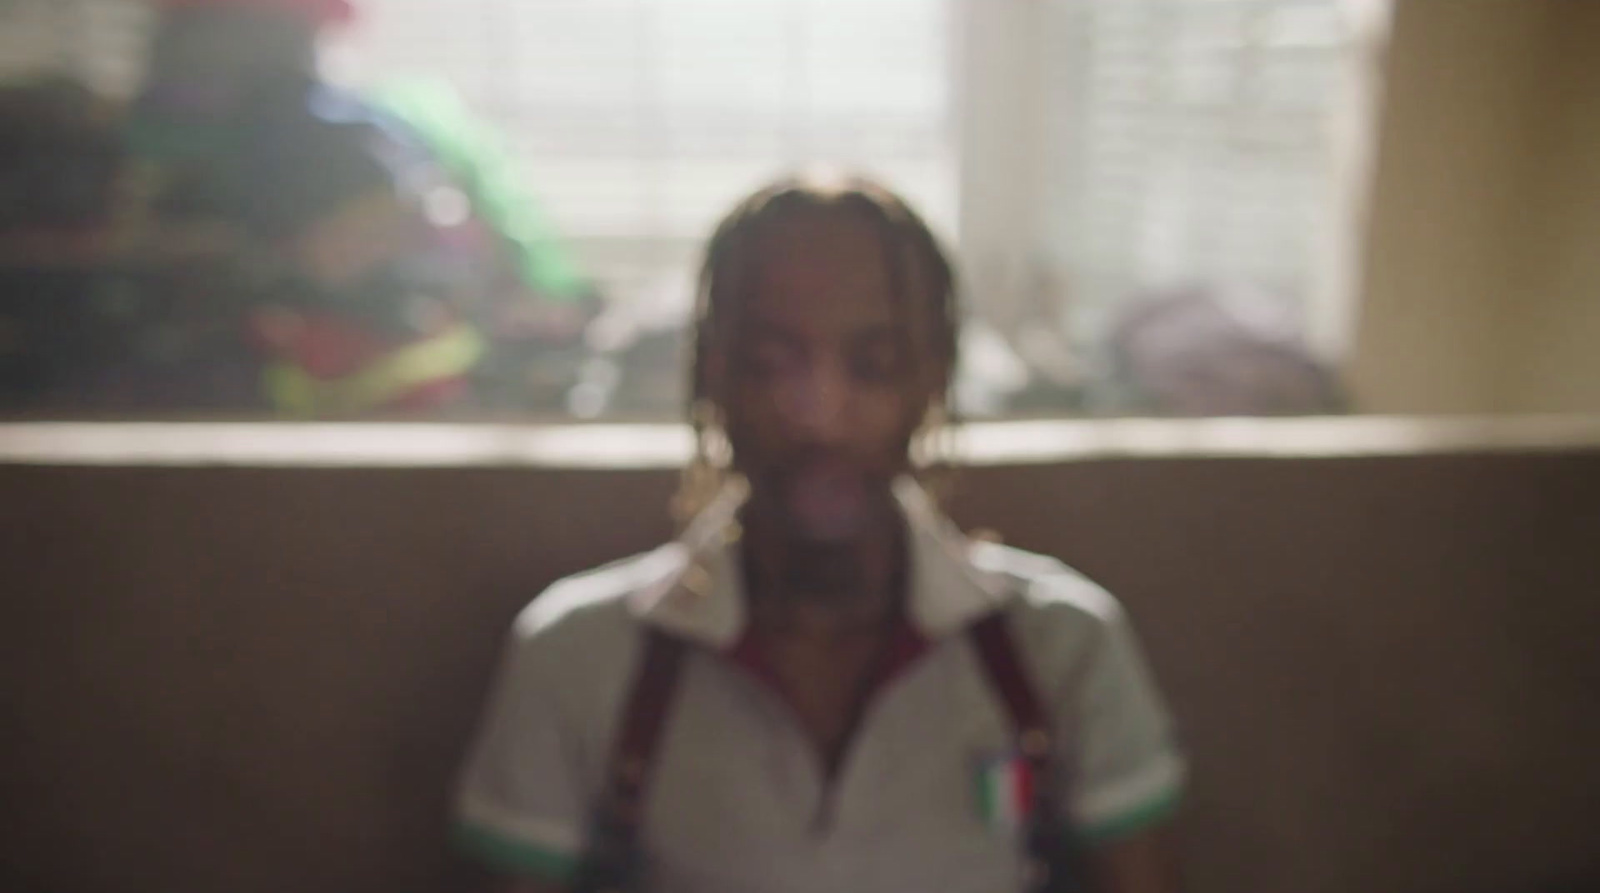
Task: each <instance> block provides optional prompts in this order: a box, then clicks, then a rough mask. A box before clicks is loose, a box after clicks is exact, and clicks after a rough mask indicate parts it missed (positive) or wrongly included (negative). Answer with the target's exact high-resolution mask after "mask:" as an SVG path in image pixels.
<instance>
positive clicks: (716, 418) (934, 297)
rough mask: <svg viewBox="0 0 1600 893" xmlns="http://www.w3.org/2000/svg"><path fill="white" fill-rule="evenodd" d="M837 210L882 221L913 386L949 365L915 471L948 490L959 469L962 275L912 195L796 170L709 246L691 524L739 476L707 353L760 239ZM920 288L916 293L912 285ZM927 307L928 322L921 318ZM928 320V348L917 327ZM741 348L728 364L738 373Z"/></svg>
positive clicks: (689, 485) (725, 222)
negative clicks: (954, 392)
mask: <svg viewBox="0 0 1600 893" xmlns="http://www.w3.org/2000/svg"><path fill="white" fill-rule="evenodd" d="M815 210H829V211H841V212H851V213H855V214H859V215H861V216H862V217H863V218H864V219H866V220H867V221H869V222H871V223H872V224H873V226H874V228H875V229H876V230H877V233H878V237H879V241H880V244H881V245H882V246H883V252H884V258H885V261H886V266H887V268H888V272H889V284H890V294H891V299H892V300H893V302H894V308H895V312H896V313H897V314H899V318H900V319H901V321H902V323H904V324H902V325H901V326H900V327H899V329H900V331H901V333H902V335H901V337H902V338H904V339H906V343H905V344H903V345H902V347H903V348H904V349H905V354H906V356H907V357H908V358H910V364H911V367H910V370H909V372H908V374H906V375H905V376H904V378H903V381H904V382H905V384H904V385H903V386H904V387H908V388H909V387H921V386H922V384H921V383H923V382H925V381H926V379H925V377H924V376H925V375H926V374H927V372H928V370H929V368H930V367H937V368H939V369H941V371H942V373H943V378H942V380H941V382H940V386H939V387H937V388H936V389H935V393H934V394H933V395H932V397H931V399H930V400H929V405H928V406H927V407H926V408H925V410H924V412H923V416H922V418H921V420H920V424H919V425H918V426H917V429H916V431H915V432H914V433H913V435H912V439H911V456H910V458H911V463H912V469H913V473H914V474H915V475H916V476H917V478H918V479H919V480H920V481H922V483H923V485H924V486H926V487H928V489H929V490H930V491H931V492H932V493H933V494H934V495H935V496H936V497H938V496H942V495H945V494H946V493H947V491H948V488H949V485H950V482H951V480H952V476H953V470H954V469H953V462H952V460H953V456H954V452H955V451H954V443H953V441H954V434H955V431H956V422H957V419H956V415H955V412H954V408H953V407H952V406H951V404H950V401H949V381H948V379H949V378H950V376H951V375H953V373H954V369H955V365H956V358H957V346H958V342H959V335H960V326H961V320H960V310H959V302H958V300H957V289H956V281H955V274H954V271H953V269H952V267H951V264H950V260H949V258H948V257H947V255H946V254H945V252H944V249H943V248H941V247H940V244H939V240H938V238H937V237H935V236H934V234H933V231H932V230H931V229H929V228H928V225H927V224H926V223H925V222H924V221H923V220H922V218H921V217H920V216H918V214H917V213H916V212H915V211H913V210H912V209H911V207H910V206H909V205H908V204H907V203H906V202H905V200H904V199H902V198H900V197H899V196H898V195H895V194H894V193H893V192H891V191H890V190H888V189H887V188H885V187H883V186H881V185H879V184H877V183H874V182H872V181H870V180H868V179H865V178H862V177H858V176H817V175H795V176H790V177H786V178H784V179H781V180H779V181H777V182H774V183H772V184H771V185H769V186H766V187H765V188H763V189H761V190H759V191H757V192H755V193H754V194H752V195H751V196H749V197H748V198H746V199H744V200H743V201H741V202H740V203H739V204H738V205H736V206H735V207H734V208H733V210H732V211H730V212H729V213H728V215H727V216H726V217H724V218H723V219H722V222H721V223H719V224H718V225H717V228H716V230H715V231H714V232H713V234H712V236H711V241H710V242H709V243H708V244H707V246H706V252H705V258H704V260H703V262H702V264H701V267H700V275H699V283H698V287H697V289H696V292H695V312H694V326H695V329H694V345H693V349H692V353H691V355H690V366H689V381H688V384H689V387H688V394H689V397H688V415H689V421H690V424H691V425H692V427H693V430H694V457H693V459H692V460H691V461H690V463H689V466H688V467H687V468H686V469H685V471H684V474H683V480H682V483H681V485H680V487H679V491H678V495H677V498H676V500H675V501H674V514H675V516H676V517H677V519H678V521H679V522H680V523H687V522H688V521H689V520H690V519H692V518H693V517H694V516H695V515H696V514H697V513H698V512H699V511H700V510H701V509H703V508H704V507H705V506H706V505H707V504H708V503H709V502H710V501H711V500H712V499H713V498H715V497H716V495H717V493H719V492H720V491H721V490H722V489H723V488H724V487H725V486H726V485H727V484H729V483H730V481H731V479H732V478H733V473H732V469H731V466H732V460H733V450H732V447H731V445H730V444H729V441H728V435H727V428H726V419H725V417H724V411H723V407H722V406H720V405H718V402H717V401H718V395H717V394H714V393H713V392H712V386H713V383H712V382H711V381H710V380H709V378H708V370H707V359H708V357H709V355H710V353H711V351H712V350H713V348H714V345H715V343H716V341H717V340H718V339H719V338H725V337H727V335H726V333H727V332H728V331H729V330H730V329H729V326H730V323H731V322H734V321H736V320H737V318H738V313H739V310H740V303H741V301H740V298H741V295H742V294H746V293H748V288H749V287H750V286H749V282H750V279H751V277H752V275H753V273H754V272H755V270H756V268H757V263H758V260H757V258H756V257H754V254H755V252H754V250H753V249H754V248H755V246H756V244H757V242H758V241H759V239H760V237H761V236H762V235H763V234H765V233H767V232H769V231H770V230H771V229H772V228H774V227H775V226H777V225H781V223H782V222H783V221H784V220H786V219H788V218H789V217H790V216H792V215H794V214H795V213H797V212H803V211H815ZM913 291H914V292H915V294H913V293H912V292H913ZM912 314H918V315H920V320H922V322H920V323H919V322H915V321H914V320H916V319H917V318H918V317H916V316H913V315H912ZM913 325H923V326H926V329H927V332H926V337H925V339H924V341H923V342H922V344H921V345H920V347H921V348H922V349H921V350H919V349H918V347H919V345H918V344H915V343H912V336H911V331H912V326H913ZM737 357H738V352H737V351H734V352H731V355H730V360H729V362H730V363H732V364H733V365H732V366H731V367H730V368H728V369H727V370H726V372H725V373H724V374H725V375H726V376H727V378H728V379H730V380H735V381H736V380H738V379H739V377H740V375H741V370H740V369H739V368H737V363H738V359H737Z"/></svg>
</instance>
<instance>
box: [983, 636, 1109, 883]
mask: <svg viewBox="0 0 1600 893" xmlns="http://www.w3.org/2000/svg"><path fill="white" fill-rule="evenodd" d="M969 635H970V637H971V640H972V644H973V647H974V648H975V649H976V650H977V653H978V659H979V662H980V663H981V664H983V670H984V674H985V675H986V676H988V678H989V684H990V686H991V687H992V688H993V689H994V691H995V693H996V694H997V695H999V696H1000V700H1001V702H1002V703H1004V704H1005V708H1006V713H1007V715H1008V717H1009V719H1010V720H1011V727H1012V731H1013V733H1014V734H1015V736H1016V745H1017V752H1018V754H1019V755H1020V756H1021V757H1022V759H1023V760H1025V761H1026V762H1027V765H1028V770H1029V774H1030V776H1031V778H1032V784H1031V785H1030V787H1031V791H1032V797H1031V802H1030V803H1029V804H1028V816H1027V827H1026V838H1025V840H1024V845H1025V847H1026V850H1027V856H1028V863H1029V864H1028V874H1029V879H1028V889H1029V890H1030V891H1031V893H1065V891H1071V890H1077V889H1080V887H1079V885H1080V884H1082V883H1083V881H1084V878H1083V866H1082V864H1081V859H1080V857H1081V853H1080V851H1079V850H1078V847H1077V841H1076V840H1075V839H1074V837H1073V835H1072V830H1071V827H1070V825H1069V823H1068V822H1067V818H1066V811H1065V809H1064V808H1063V806H1062V803H1061V793H1060V784H1061V780H1060V779H1059V778H1058V777H1057V759H1056V740H1055V738H1056V736H1055V733H1054V731H1053V730H1052V726H1051V723H1050V719H1049V717H1048V715H1047V714H1046V713H1045V711H1044V708H1043V706H1042V705H1041V704H1040V702H1039V694H1038V689H1037V688H1036V687H1035V686H1034V684H1033V680H1032V679H1031V678H1030V677H1029V675H1028V671H1027V668H1026V667H1024V666H1023V664H1022V658H1021V654H1020V652H1019V650H1018V648H1017V642H1016V638H1015V637H1014V636H1013V635H1012V634H1011V628H1010V626H1008V625H1007V620H1006V615H1005V613H1004V612H1003V611H996V612H995V613H993V614H990V615H989V616H987V617H984V618H983V619H982V620H979V621H978V622H977V623H975V624H973V625H972V626H971V627H969Z"/></svg>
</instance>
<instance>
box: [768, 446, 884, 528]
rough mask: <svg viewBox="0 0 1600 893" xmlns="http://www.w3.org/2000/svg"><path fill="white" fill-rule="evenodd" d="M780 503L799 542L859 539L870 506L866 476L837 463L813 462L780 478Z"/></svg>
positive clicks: (870, 497) (868, 484)
mask: <svg viewBox="0 0 1600 893" xmlns="http://www.w3.org/2000/svg"><path fill="white" fill-rule="evenodd" d="M782 495H783V501H784V503H785V508H786V509H787V510H788V511H787V512H786V514H787V515H788V516H789V520H790V522H791V523H792V524H793V525H794V527H795V530H794V531H793V533H794V534H796V535H798V536H799V537H800V538H802V539H808V540H813V541H822V542H838V541H842V540H848V539H853V538H855V537H857V536H860V535H861V534H862V533H863V532H864V531H865V530H866V528H867V526H868V525H869V524H870V522H871V519H872V514H873V512H872V509H873V506H874V500H873V492H872V487H871V483H870V480H869V476H867V475H864V474H862V473H861V471H860V470H859V469H857V468H854V467H852V466H850V465H847V464H845V463H841V462H814V463H810V464H807V465H805V466H803V467H801V468H798V469H796V470H795V471H794V472H792V473H790V474H787V475H785V476H784V485H783V494H782Z"/></svg>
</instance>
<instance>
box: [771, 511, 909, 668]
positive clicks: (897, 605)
mask: <svg viewBox="0 0 1600 893" xmlns="http://www.w3.org/2000/svg"><path fill="white" fill-rule="evenodd" d="M774 527H775V525H771V524H767V523H764V521H763V519H761V518H760V517H751V518H747V519H746V522H745V536H744V548H745V563H746V568H747V573H746V580H747V589H748V592H749V606H750V615H751V623H752V625H753V627H754V628H755V630H756V631H757V632H758V633H759V634H761V635H765V636H773V637H781V638H803V639H853V638H858V637H860V636H862V635H864V634H866V635H877V634H878V633H880V632H881V631H882V630H883V629H884V628H885V627H886V625H887V623H888V621H889V620H890V619H891V618H892V617H893V616H894V614H895V613H896V612H897V611H900V610H902V608H903V604H902V603H903V600H904V590H905V586H904V584H903V581H904V580H905V579H906V576H907V575H906V573H905V565H906V551H905V535H904V530H903V528H902V525H901V523H900V522H899V519H898V518H891V519H885V523H883V524H882V525H879V526H877V527H875V528H874V529H873V530H871V531H869V532H868V533H867V534H866V535H864V536H862V537H860V538H858V539H856V540H853V541H850V542H847V543H830V544H826V545H818V544H808V543H796V542H794V541H792V540H790V539H789V538H787V537H785V536H783V533H782V531H780V530H776V529H774Z"/></svg>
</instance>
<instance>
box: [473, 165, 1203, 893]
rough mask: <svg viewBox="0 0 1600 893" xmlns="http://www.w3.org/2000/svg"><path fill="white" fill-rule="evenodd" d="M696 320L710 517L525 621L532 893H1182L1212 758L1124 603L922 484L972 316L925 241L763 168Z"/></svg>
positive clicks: (504, 860) (718, 258)
mask: <svg viewBox="0 0 1600 893" xmlns="http://www.w3.org/2000/svg"><path fill="white" fill-rule="evenodd" d="M697 317H698V318H697V342H696V345H695V362H694V374H693V377H692V382H691V383H692V388H693V393H694V405H693V416H694V422H695V425H696V429H697V431H698V435H699V436H698V442H699V444H700V448H699V453H698V455H699V458H698V460H697V461H696V463H695V465H694V467H693V468H692V469H691V470H690V473H689V475H688V476H687V479H686V484H685V498H686V502H687V504H688V506H689V507H690V508H691V509H694V510H695V512H694V515H693V520H692V521H690V522H689V523H688V524H687V527H686V531H685V533H684V534H683V536H682V538H681V539H680V541H678V542H676V543H674V544H671V545H669V546H666V547H664V548H661V549H658V550H657V551H655V552H652V553H649V554H647V555H645V556H643V557H640V558H634V559H630V560H627V561H624V562H622V563H619V564H616V565H612V566H610V567H607V568H604V569H601V570H598V571H595V572H592V573H589V574H585V575H582V576H579V577H576V578H573V579H570V580H567V581H565V582H562V583H559V584H557V585H556V586H555V587H554V588H553V589H552V590H550V591H549V592H548V593H546V594H545V595H543V596H541V597H540V598H539V599H537V600H536V601H535V602H534V603H533V604H532V605H531V606H530V607H529V608H528V609H527V611H526V612H524V614H523V615H522V616H521V617H520V618H519V619H518V621H517V623H516V625H515V628H514V630H513V632H512V635H511V641H510V645H509V649H508V652H507V655H506V658H505V663H504V666H503V668H502V671H501V676H500V679H499V682H498V685H497V687H496V689H495V692H494V694H493V696H492V697H491V700H490V706H489V708H488V713H487V717H486V719H485V722H484V726H483V728H482V730H481V732H480V735H479V738H478V740H477V743H476V745H475V747H474V748H473V750H472V753H471V755H470V757H469V759H468V762H467V766H466V768H465V771H464V773H463V782H462V788H461V795H460V814H459V827H458V831H459V834H458V838H459V841H460V843H461V844H462V846H463V847H464V848H466V849H467V851H468V852H470V853H472V854H475V855H476V856H478V857H479V858H480V859H481V860H482V861H484V862H485V863H487V864H488V865H489V866H491V867H492V868H494V869H496V870H497V871H498V872H499V873H500V874H501V875H502V876H503V878H504V886H503V889H505V890H507V891H516V893H535V891H553V890H589V889H620V888H623V887H626V886H632V887H633V888H634V889H643V890H651V891H665V893H689V891H693V893H719V891H729V893H733V891H741V893H751V891H766V890H774V891H776V890H784V891H817V893H824V891H827V893H836V891H907V893H910V891H917V893H922V891H931V890H938V891H972V893H980V891H981V893H996V891H1005V890H1012V891H1023V890H1068V889H1089V890H1097V891H1118V893H1164V891H1170V890H1172V889H1173V882H1172V880H1171V877H1170V869H1169V864H1168V859H1167V854H1166V852H1165V850H1164V847H1163V845H1162V843H1161V842H1160V836H1159V829H1160V826H1161V825H1162V824H1163V822H1164V820H1165V819H1166V818H1167V817H1168V816H1169V815H1170V813H1171V811H1172V809H1173V807H1174V805H1175V804H1176V799H1177V795H1178V792H1179V788H1180V786H1181V782H1182V778H1183V764H1182V761H1181V759H1180V757H1179V756H1178V754H1177V752H1176V749H1175V748H1174V745H1173V742H1172V738H1171V733H1170V730H1169V724H1168V721H1167V719H1166V715H1165V712H1164V710H1163V709H1162V706H1161V704H1160V702H1159V698H1158V696H1157V694H1156V692H1155V691H1154V689H1153V687H1152V683H1151V680H1150V677H1149V674H1148V673H1147V671H1146V670H1145V667H1144V663H1143V661H1142V659H1141V658H1140V656H1139V653H1138V651H1137V648H1136V646H1135V644H1134V641H1133V638H1132V635H1131V633H1130V631H1129V629H1128V624H1127V620H1126V618H1125V617H1124V615H1123V614H1122V612H1121V610H1120V609H1119V607H1118V606H1117V603H1116V602H1115V601H1114V600H1113V599H1112V598H1111V597H1110V596H1108V595H1107V594H1105V593H1104V592H1103V591H1101V590H1099V589H1098V588H1096V587H1095V586H1094V585H1093V584H1091V583H1089V582H1088V581H1086V580H1084V579H1083V578H1081V577H1079V576H1077V575H1076V574H1074V573H1073V572H1072V571H1070V570H1068V569H1067V568H1066V567H1064V566H1062V565H1061V564H1059V563H1057V562H1055V561H1053V560H1051V559H1048V558H1044V557H1040V556H1035V555H1028V554H1025V553H1022V552H1019V551H1015V550H1010V549H1006V548H1003V547H1000V546H996V545H980V544H977V543H973V542H969V541H967V540H965V539H963V538H962V537H961V536H960V535H959V534H958V533H957V532H956V531H955V530H954V529H953V528H952V527H951V526H950V525H949V524H948V522H946V521H944V520H943V519H942V518H941V517H940V516H939V514H938V513H937V512H936V510H935V508H934V506H933V503H932V501H931V499H930V497H929V496H928V495H927V494H926V493H925V492H924V491H923V490H922V489H921V488H920V487H919V485H918V484H917V483H915V481H914V477H915V475H917V474H918V473H919V471H920V470H921V469H919V468H918V467H917V466H918V464H919V463H918V462H917V461H914V459H920V458H925V453H926V452H927V443H928V438H929V437H931V436H933V435H935V434H936V433H937V426H938V424H939V422H940V421H941V420H942V419H943V418H944V416H945V411H944V410H945V398H946V395H947V393H948V391H949V384H950V376H951V372H952V369H953V368H954V365H955V359H956V356H955V354H956V340H957V339H956V334H957V326H958V314H957V308H956V305H955V297H954V292H953V282H952V276H951V271H950V268H949V266H948V264H947V262H946V260H945V258H944V255H943V254H942V253H941V252H940V250H939V248H938V246H937V244H936V242H935V240H934V238H933V236H932V235H931V234H930V233H929V231H928V229H927V228H926V227H925V226H924V225H923V224H922V222H921V221H920V220H919V219H918V218H917V217H916V215H915V214H913V213H912V212H911V211H910V210H909V209H908V208H907V207H906V206H905V204H904V203H903V202H901V201H900V200H899V199H898V198H896V197H894V196H893V195H891V194H889V193H887V192H886V191H884V190H882V189H881V188H879V187H876V186H874V185H872V184H870V183H866V182H861V181H854V180H852V181H846V182H822V181H818V182H812V181H805V180H802V181H794V182H785V183H780V184H778V185H775V186H772V187H770V188H768V189H764V190H762V191H761V192H758V193H757V194H755V195H754V196H752V197H751V198H749V199H748V200H746V201H745V202H744V203H742V204H741V205H740V206H739V207H738V208H736V209H735V210H734V211H733V213H732V214H731V215H730V216H729V217H728V218H727V220H725V221H724V222H723V223H722V225H721V226H720V227H719V229H718V230H717V232H716V234H715V235H714V237H713V238H712V240H711V244H710V246H709V249H708V251H707V257H706V261H705V265H704V268H703V273H702V283H701V293H700V307H699V312H698V315H697ZM1074 856H1077V857H1079V858H1074Z"/></svg>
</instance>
